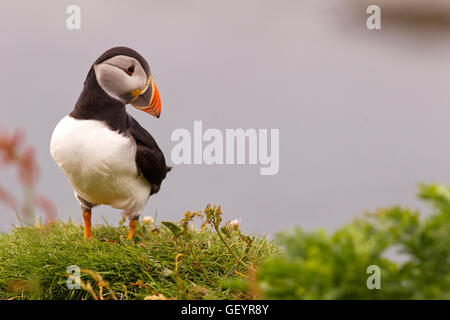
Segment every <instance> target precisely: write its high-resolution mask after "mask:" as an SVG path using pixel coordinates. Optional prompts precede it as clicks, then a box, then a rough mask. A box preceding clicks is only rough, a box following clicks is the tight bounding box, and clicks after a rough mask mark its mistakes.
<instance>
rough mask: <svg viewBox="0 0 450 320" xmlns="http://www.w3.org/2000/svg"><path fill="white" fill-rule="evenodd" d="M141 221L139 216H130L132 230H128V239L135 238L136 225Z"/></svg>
mask: <svg viewBox="0 0 450 320" xmlns="http://www.w3.org/2000/svg"><path fill="white" fill-rule="evenodd" d="M138 223H139V216H137V217H133V218H130V223H129V225H130V231H129V232H128V240H133V234H134V230H136V226H137V225H138Z"/></svg>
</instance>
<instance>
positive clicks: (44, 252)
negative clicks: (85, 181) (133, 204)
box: [0, 206, 279, 300]
mask: <svg viewBox="0 0 450 320" xmlns="http://www.w3.org/2000/svg"><path fill="white" fill-rule="evenodd" d="M206 212H207V213H208V217H205V216H204V215H203V214H202V213H199V212H195V213H190V212H188V213H186V214H185V216H184V217H183V219H182V220H181V221H180V222H177V223H173V222H163V223H162V224H161V225H155V224H147V225H144V224H142V225H141V226H139V227H138V228H137V230H136V233H135V239H134V240H133V241H129V240H126V237H127V228H126V227H124V226H122V225H119V226H118V227H114V226H110V225H99V226H96V227H94V228H93V236H94V237H93V238H92V239H91V240H88V241H86V240H83V228H82V226H80V225H75V224H73V223H72V222H67V223H65V222H56V223H53V224H51V225H47V226H40V225H36V226H29V227H17V228H15V229H13V230H12V231H11V232H9V233H4V234H0V299H99V300H103V299H249V298H253V296H252V292H251V290H247V288H238V287H236V286H228V285H227V283H231V282H233V281H235V280H239V279H244V278H245V277H247V275H249V274H251V273H253V272H254V270H255V268H256V267H257V266H258V265H259V264H260V263H261V262H262V260H263V259H264V258H266V257H267V256H270V255H273V254H275V253H277V252H278V251H279V249H278V247H277V246H276V245H274V244H273V243H272V242H270V241H267V239H265V238H263V237H258V236H247V235H243V234H242V233H241V232H240V231H239V229H234V228H231V227H229V224H227V223H225V224H224V226H223V227H222V228H221V229H222V230H221V229H219V224H220V221H221V217H220V218H219V216H217V215H216V218H217V219H215V218H213V217H214V215H215V214H218V215H221V212H220V207H218V208H216V207H215V206H213V207H211V206H208V207H207V210H205V213H206ZM194 218H204V219H205V220H204V222H203V225H202V228H201V229H200V230H197V229H195V228H194V227H193V223H192V220H193V219H194ZM219 220H220V221H219ZM210 222H213V223H212V224H211V223H210ZM69 266H77V268H79V271H80V278H79V279H80V289H72V290H70V289H69V288H68V287H67V280H68V277H69V276H70V275H71V274H68V273H67V272H68V270H67V268H68V267H69ZM72 270H73V268H72ZM69 271H70V270H69ZM70 282H71V280H70ZM71 283H72V282H71Z"/></svg>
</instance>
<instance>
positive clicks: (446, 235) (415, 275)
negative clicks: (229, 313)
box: [258, 185, 450, 299]
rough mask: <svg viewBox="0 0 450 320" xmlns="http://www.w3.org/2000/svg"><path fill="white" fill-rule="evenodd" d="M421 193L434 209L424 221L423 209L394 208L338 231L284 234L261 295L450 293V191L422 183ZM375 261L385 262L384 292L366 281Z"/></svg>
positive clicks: (263, 275)
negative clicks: (279, 253)
mask: <svg viewBox="0 0 450 320" xmlns="http://www.w3.org/2000/svg"><path fill="white" fill-rule="evenodd" d="M419 196H420V197H421V198H422V199H423V200H425V201H427V202H429V203H430V204H431V205H432V208H433V213H432V214H431V215H429V216H428V217H427V218H426V219H423V220H421V219H420V218H419V213H418V212H413V211H411V210H409V209H402V208H400V207H394V208H390V209H386V210H378V211H376V212H375V213H372V214H371V213H368V214H366V216H365V217H364V218H363V219H358V220H356V221H354V222H352V223H349V224H347V225H346V226H344V227H343V228H341V229H340V230H338V231H336V232H335V233H334V234H332V235H331V236H328V235H326V233H325V232H323V231H318V232H314V233H305V232H303V231H302V230H301V229H296V230H294V231H292V232H287V233H282V234H280V235H279V236H278V240H279V243H280V244H281V245H282V247H283V248H285V254H283V255H279V256H273V257H270V258H268V259H267V260H266V261H265V262H264V263H263V265H262V266H261V267H260V269H259V273H258V279H259V287H260V291H261V293H262V295H263V296H264V297H266V298H271V299H450V189H449V188H446V187H442V186H438V185H429V186H425V185H423V186H421V190H420V193H419ZM388 252H390V253H391V254H388ZM392 253H394V254H392ZM389 256H394V257H391V259H389ZM393 260H394V261H395V260H400V261H397V262H394V261H393ZM369 265H377V266H379V267H380V270H381V289H380V290H377V289H372V290H368V288H367V286H366V281H367V279H368V278H369V277H370V276H371V275H372V273H369V274H368V273H367V267H368V266H369Z"/></svg>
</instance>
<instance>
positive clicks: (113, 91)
mask: <svg viewBox="0 0 450 320" xmlns="http://www.w3.org/2000/svg"><path fill="white" fill-rule="evenodd" d="M128 104H130V105H131V106H133V107H135V108H137V109H139V110H142V111H144V112H146V113H148V114H151V115H152V116H154V117H156V118H159V116H160V114H161V98H160V95H159V92H158V89H157V88H156V85H155V82H154V79H153V76H152V74H151V72H150V67H149V64H148V63H147V61H146V60H145V59H144V58H143V57H142V56H141V55H140V54H139V53H138V52H136V51H135V50H133V49H131V48H128V47H114V48H111V49H109V50H107V51H106V52H104V53H103V54H102V55H101V56H100V57H99V58H98V59H97V60H96V61H95V62H94V63H93V65H92V66H91V68H90V70H89V72H88V74H87V76H86V80H85V81H84V86H83V90H82V91H81V94H80V96H79V98H78V100H77V102H76V103H75V107H74V109H73V111H72V112H71V113H70V114H69V115H67V116H65V117H64V118H63V119H62V120H61V121H59V123H58V124H57V125H56V127H55V129H54V131H53V134H52V137H51V142H50V153H51V156H52V157H53V159H54V160H55V162H56V163H57V164H58V166H59V167H60V169H61V170H62V171H63V173H64V175H65V176H66V177H67V179H68V180H69V182H70V184H71V186H72V188H73V191H74V193H75V198H76V199H77V200H78V202H79V203H80V206H81V211H82V215H83V219H84V238H85V239H89V238H92V230H91V213H92V208H94V207H96V206H98V205H109V206H111V207H113V208H115V209H119V210H121V211H122V215H123V216H124V217H127V218H128V219H129V233H128V239H129V240H132V239H133V234H134V231H135V229H136V226H137V225H138V220H139V215H140V213H141V212H142V211H143V209H144V207H145V205H146V203H147V201H148V199H149V197H150V196H151V195H153V194H155V193H157V192H158V191H159V190H160V187H161V183H162V181H163V180H164V179H165V178H166V174H167V172H169V171H170V170H171V167H169V166H167V165H166V161H165V158H164V154H163V153H162V151H161V149H160V148H159V147H158V144H157V143H156V141H155V139H154V138H153V137H152V136H151V135H150V133H149V132H147V131H146V130H145V129H144V128H143V127H142V126H141V125H140V124H139V123H138V122H137V121H136V120H135V119H134V118H133V117H132V116H131V115H130V114H128V113H127V111H126V105H128Z"/></svg>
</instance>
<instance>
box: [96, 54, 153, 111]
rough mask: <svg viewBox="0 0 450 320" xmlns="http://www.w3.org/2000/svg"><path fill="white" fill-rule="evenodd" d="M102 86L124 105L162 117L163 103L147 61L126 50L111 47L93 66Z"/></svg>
mask: <svg viewBox="0 0 450 320" xmlns="http://www.w3.org/2000/svg"><path fill="white" fill-rule="evenodd" d="M92 67H93V71H94V72H95V78H96V80H97V83H98V84H99V86H100V87H101V88H102V89H103V90H104V91H105V92H106V93H107V94H108V95H110V96H111V97H113V98H114V99H116V100H119V101H120V102H122V103H123V104H131V105H132V106H133V107H135V108H137V109H139V110H142V111H145V112H147V113H150V114H151V115H153V116H155V117H156V118H159V115H160V113H161V100H160V97H159V92H158V89H157V88H156V85H155V82H154V81H153V77H152V74H151V72H150V67H149V66H148V63H147V61H145V59H144V58H143V57H142V56H141V55H140V54H139V53H137V52H136V51H134V50H133V49H130V48H127V47H115V48H111V49H109V50H108V51H106V52H105V53H103V54H102V55H101V56H100V57H99V58H98V59H97V60H96V61H95V62H94V64H93V66H92Z"/></svg>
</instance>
